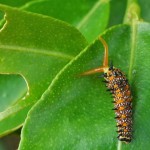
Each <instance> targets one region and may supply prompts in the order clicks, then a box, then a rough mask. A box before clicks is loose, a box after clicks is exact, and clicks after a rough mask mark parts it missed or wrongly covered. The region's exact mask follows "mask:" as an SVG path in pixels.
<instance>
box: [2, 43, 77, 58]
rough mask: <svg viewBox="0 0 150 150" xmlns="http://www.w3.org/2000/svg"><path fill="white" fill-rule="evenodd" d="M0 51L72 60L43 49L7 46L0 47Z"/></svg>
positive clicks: (67, 56)
mask: <svg viewBox="0 0 150 150" xmlns="http://www.w3.org/2000/svg"><path fill="white" fill-rule="evenodd" d="M0 49H4V50H11V51H18V52H26V53H34V54H40V55H41V54H42V55H47V56H53V57H58V58H62V59H67V60H71V59H73V58H74V56H72V55H68V54H65V53H61V52H54V51H49V50H43V49H35V48H28V47H26V48H24V47H19V46H14V45H13V46H8V45H0Z"/></svg>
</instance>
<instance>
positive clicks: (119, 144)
mask: <svg viewBox="0 0 150 150" xmlns="http://www.w3.org/2000/svg"><path fill="white" fill-rule="evenodd" d="M121 147H122V142H121V141H118V147H117V150H121Z"/></svg>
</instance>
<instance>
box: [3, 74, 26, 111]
mask: <svg viewBox="0 0 150 150" xmlns="http://www.w3.org/2000/svg"><path fill="white" fill-rule="evenodd" d="M27 90H28V89H27V85H26V83H25V81H24V79H23V78H22V77H21V76H20V75H4V74H3V75H2V74H0V112H2V111H4V110H5V109H6V108H8V107H9V106H11V105H13V104H15V103H16V102H17V101H18V100H19V99H20V100H21V99H22V98H23V95H24V96H25V95H26V92H27Z"/></svg>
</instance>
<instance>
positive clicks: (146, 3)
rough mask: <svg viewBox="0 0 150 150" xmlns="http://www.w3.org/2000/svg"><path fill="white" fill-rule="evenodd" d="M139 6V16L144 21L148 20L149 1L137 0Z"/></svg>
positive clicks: (149, 15)
mask: <svg viewBox="0 0 150 150" xmlns="http://www.w3.org/2000/svg"><path fill="white" fill-rule="evenodd" d="M138 2H139V5H140V7H141V18H142V19H143V20H144V21H147V22H150V9H149V7H150V1H149V0H138Z"/></svg>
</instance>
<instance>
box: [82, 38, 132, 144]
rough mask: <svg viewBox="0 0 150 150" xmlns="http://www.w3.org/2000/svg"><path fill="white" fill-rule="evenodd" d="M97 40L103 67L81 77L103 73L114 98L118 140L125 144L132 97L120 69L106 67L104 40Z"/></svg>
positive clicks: (129, 128) (130, 120) (127, 139)
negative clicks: (102, 56) (100, 48)
mask: <svg viewBox="0 0 150 150" xmlns="http://www.w3.org/2000/svg"><path fill="white" fill-rule="evenodd" d="M99 40H100V41H101V42H102V44H103V46H104V50H105V53H104V60H103V66H101V67H98V68H96V69H92V70H89V71H87V72H84V73H82V74H81V75H90V74H94V73H101V72H103V76H104V79H105V82H106V86H107V88H108V89H109V90H110V92H111V93H112V95H113V97H114V101H113V103H114V109H113V110H115V115H116V117H115V118H116V122H117V128H118V130H117V132H118V139H119V140H120V141H123V142H125V143H129V142H131V139H132V96H131V91H130V86H129V83H128V80H127V79H126V76H125V75H124V73H122V71H120V69H117V68H115V67H114V66H113V65H111V66H108V46H107V43H106V42H105V40H104V39H103V38H102V37H100V38H99Z"/></svg>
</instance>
